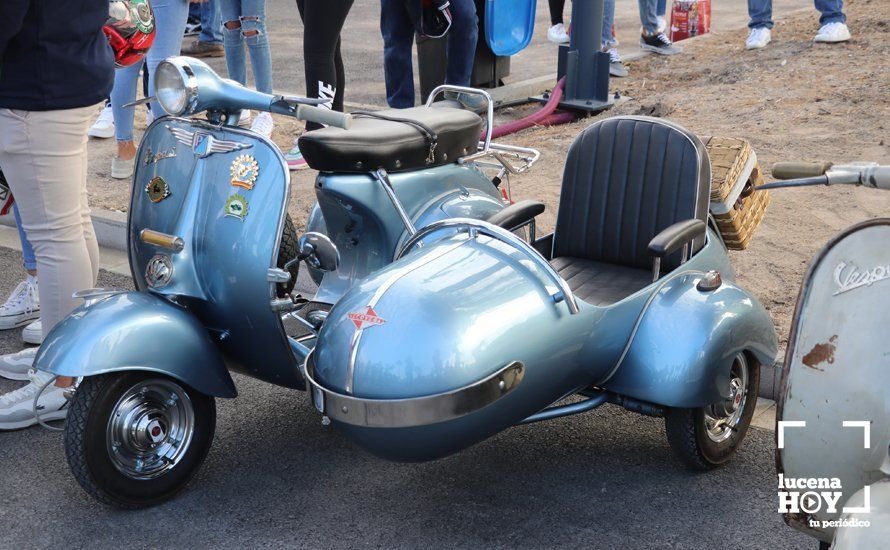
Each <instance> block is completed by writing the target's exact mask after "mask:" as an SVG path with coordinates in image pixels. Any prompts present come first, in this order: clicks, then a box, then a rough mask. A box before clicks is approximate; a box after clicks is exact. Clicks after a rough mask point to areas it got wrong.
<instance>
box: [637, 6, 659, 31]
mask: <svg viewBox="0 0 890 550" xmlns="http://www.w3.org/2000/svg"><path fill="white" fill-rule="evenodd" d="M656 1H657V0H637V4H638V5H639V7H640V23H641V24H642V25H643V30H645V31H646V33H648V34H655V31H657V30H658V19H657V18H656V17H657V14H656V12H657V11H658V10H657V6H656Z"/></svg>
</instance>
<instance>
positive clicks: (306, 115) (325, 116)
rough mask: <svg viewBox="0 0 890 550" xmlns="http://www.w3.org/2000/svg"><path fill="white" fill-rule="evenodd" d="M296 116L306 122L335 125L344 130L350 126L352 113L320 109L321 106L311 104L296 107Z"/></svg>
mask: <svg viewBox="0 0 890 550" xmlns="http://www.w3.org/2000/svg"><path fill="white" fill-rule="evenodd" d="M297 118H299V119H300V120H305V121H308V122H317V123H318V124H324V125H325V126H336V127H337V128H343V129H344V130H348V129H349V127H350V126H352V115H349V114H346V113H340V112H337V111H332V110H330V109H322V108H321V107H313V106H312V105H299V106H298V107H297Z"/></svg>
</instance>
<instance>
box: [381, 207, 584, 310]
mask: <svg viewBox="0 0 890 550" xmlns="http://www.w3.org/2000/svg"><path fill="white" fill-rule="evenodd" d="M440 229H458V230H464V231H466V232H467V233H468V234H469V235H470V238H476V237H477V235H478V234H479V233H482V234H483V235H487V236H489V237H491V238H493V239H496V240H498V241H501V242H503V243H505V244H508V245H510V246H512V247H513V248H515V249H516V250H518V251H520V252H522V253H523V254H525V255H526V257H528V259H529V260H531V261H532V262H533V263H534V264H535V265H537V266H538V267H539V268H540V269H542V270H543V271H544V273H545V274H546V275H547V276H548V277H549V278H550V279H551V280H552V281H553V283H555V284H556V287H557V288H558V289H559V290H558V291H557V292H556V293H554V294H551V295H550V296H551V297H552V298H553V301H554V302H556V303H559V302H561V301H563V300H565V302H566V305H567V306H568V308H569V313H571V314H572V315H574V314H576V313H578V311H579V310H578V302H576V301H575V295H574V293H572V289H571V288H569V284H568V283H567V282H566V281H565V279H563V278H562V277H560V276H559V273H557V272H556V270H554V269H553V266H551V265H550V264H549V263H548V262H547V260H545V259H544V258H543V256H541V255H540V254H538V251H537V250H535V249H534V248H532V246H531V245H530V244H528V243H527V242H525V241H523V240H522V239H520V238H519V237H517V236H516V235H514V234H513V233H511V232H509V231H507V230H506V229H503V228H501V227H498V226H496V225H493V224H490V223H488V222H483V221H479V220H472V219H469V218H451V219H448V220H441V221H437V222H433V223H431V224H429V225H428V226H426V227H424V228H423V229H421V230H420V231H418V232H417V233H416V234H415V235H413V236H412V237H411V238H410V239H408V241H407V242H406V243H405V244H404V245H403V246H402V248H401V249H400V250H399V253H398V254H397V255H396V259H399V258H401V257H402V256H404V255H405V254H407V253H408V251H410V250H411V249H412V248H414V246H416V245H417V244H418V243H420V241H422V240H423V239H424V238H425V237H428V236H429V235H430V234H431V233H434V232H436V231H439V230H440Z"/></svg>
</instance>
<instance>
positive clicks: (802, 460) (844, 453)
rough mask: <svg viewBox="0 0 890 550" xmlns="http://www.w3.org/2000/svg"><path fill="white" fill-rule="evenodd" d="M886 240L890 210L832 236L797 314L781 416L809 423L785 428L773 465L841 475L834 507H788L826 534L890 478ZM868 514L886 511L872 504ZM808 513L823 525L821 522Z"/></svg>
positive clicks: (788, 472) (889, 261)
mask: <svg viewBox="0 0 890 550" xmlns="http://www.w3.org/2000/svg"><path fill="white" fill-rule="evenodd" d="M888 242H890V219H887V218H884V219H875V220H869V221H867V222H863V223H860V224H857V225H855V226H853V227H850V228H849V229H847V230H846V231H844V232H843V233H841V234H840V235H839V236H837V237H835V238H834V239H833V240H832V241H831V242H830V243H828V244H827V245H826V246H825V248H823V249H822V250H821V251H820V252H819V254H818V255H817V256H816V258H815V259H814V260H813V263H812V264H811V265H810V268H809V271H808V272H807V275H806V277H805V278H804V281H803V286H802V287H801V292H800V296H799V297H798V300H797V307H796V310H795V313H794V320H793V321H792V323H791V334H790V335H789V338H788V350H787V353H786V355H785V365H784V367H783V371H782V392H781V395H780V397H779V399H778V403H777V411H776V420H777V421H784V422H788V421H792V422H793V421H803V422H806V426H805V427H788V428H786V429H785V430H784V448H782V449H777V450H776V465H777V469H778V472H779V473H780V474H783V475H784V477H785V478H817V479H818V478H828V479H834V478H836V479H838V480H839V482H840V485H841V489H835V490H840V491H841V492H842V493H843V495H842V496H841V497H840V500H839V502H838V507H837V512H836V513H830V511H829V510H827V509H826V508H825V507H822V508H820V509H817V510H814V511H813V512H811V513H807V512H805V511H803V510H802V509H801V512H800V513H793V511H789V513H787V514H785V521H786V522H787V523H788V524H789V525H791V526H793V527H795V528H797V529H800V530H802V531H805V532H808V533H810V534H813V535H814V536H816V537H818V538H819V539H821V540H823V541H825V542H830V540H831V536H832V533H833V531H834V528H833V527H824V528H823V527H821V525H822V523H821V522H822V521H831V520H836V519H838V518H839V516H840V513H841V512H842V506H844V505H845V503H846V501H847V499H848V498H850V496H851V495H853V494H854V493H855V492H856V491H858V490H860V489H862V488H863V487H864V486H866V485H869V484H871V483H874V482H876V481H879V480H888V479H890V455H888V447H890V338H888V331H887V327H888V326H890V247H888V246H887V243H888ZM851 421H852V422H865V423H866V426H867V432H866V427H865V426H862V425H860V426H856V425H851V426H846V427H845V426H844V425H843V423H844V422H851ZM866 433H868V439H869V443H868V445H866V444H865V435H866ZM885 494H886V493H885ZM885 502H886V501H885ZM877 504H879V502H878V501H873V502H872V506H873V507H874V506H875V505H877ZM884 512H885V513H886V509H885V510H884ZM861 519H868V520H870V521H871V523H872V525H875V524H876V523H877V522H879V521H880V517H879V516H877V515H875V516H872V515H869V514H864V515H862V516H861ZM811 520H816V522H817V523H818V524H819V525H820V527H819V528H815V529H814V528H813V527H812V526H811V524H810V521H811ZM854 530H856V529H854ZM884 540H886V539H884ZM866 547H867V546H866Z"/></svg>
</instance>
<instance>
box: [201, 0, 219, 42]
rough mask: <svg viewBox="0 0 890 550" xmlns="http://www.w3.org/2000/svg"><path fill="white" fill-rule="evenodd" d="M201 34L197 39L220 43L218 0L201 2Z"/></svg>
mask: <svg viewBox="0 0 890 550" xmlns="http://www.w3.org/2000/svg"><path fill="white" fill-rule="evenodd" d="M200 6H201V34H199V35H198V40H200V41H201V42H206V43H208V44H222V43H223V33H222V28H221V24H220V21H221V13H220V10H221V7H220V3H219V1H218V0H206V2H201V4H200Z"/></svg>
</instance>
